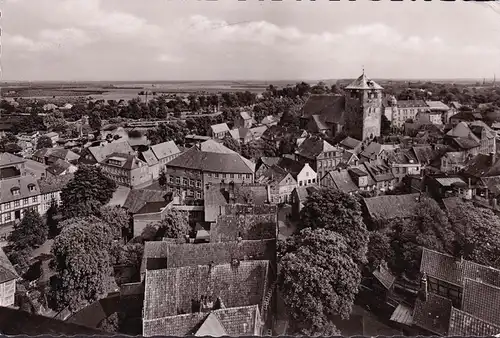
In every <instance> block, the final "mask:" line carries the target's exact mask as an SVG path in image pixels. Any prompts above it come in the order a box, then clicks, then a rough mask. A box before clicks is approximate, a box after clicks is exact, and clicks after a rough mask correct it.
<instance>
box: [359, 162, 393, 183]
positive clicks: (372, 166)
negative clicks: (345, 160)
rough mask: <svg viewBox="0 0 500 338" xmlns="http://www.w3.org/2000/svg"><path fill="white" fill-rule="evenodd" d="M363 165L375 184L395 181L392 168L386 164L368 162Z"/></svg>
mask: <svg viewBox="0 0 500 338" xmlns="http://www.w3.org/2000/svg"><path fill="white" fill-rule="evenodd" d="M363 164H364V166H365V168H366V170H367V171H368V173H369V174H370V175H371V177H372V178H373V180H374V181H375V182H384V181H391V180H393V179H394V174H393V173H392V170H391V168H390V167H389V166H387V165H386V164H385V163H368V162H366V163H363Z"/></svg>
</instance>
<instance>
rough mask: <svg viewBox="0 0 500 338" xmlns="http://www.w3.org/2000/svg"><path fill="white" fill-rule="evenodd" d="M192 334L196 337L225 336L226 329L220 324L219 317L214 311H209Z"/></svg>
mask: <svg viewBox="0 0 500 338" xmlns="http://www.w3.org/2000/svg"><path fill="white" fill-rule="evenodd" d="M194 335H195V336H196V337H204V336H210V337H222V336H227V332H226V329H224V327H223V326H222V323H221V322H220V320H219V318H217V316H216V315H215V314H214V313H210V314H209V315H208V317H207V318H206V319H205V320H204V321H203V324H201V326H200V328H199V329H198V330H197V331H196V333H195V334H194Z"/></svg>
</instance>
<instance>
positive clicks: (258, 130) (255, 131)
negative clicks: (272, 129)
mask: <svg viewBox="0 0 500 338" xmlns="http://www.w3.org/2000/svg"><path fill="white" fill-rule="evenodd" d="M266 130H267V126H257V127H253V128H250V133H251V134H252V136H253V138H254V139H259V138H261V137H262V135H264V133H265V131H266Z"/></svg>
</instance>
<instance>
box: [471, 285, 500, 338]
mask: <svg viewBox="0 0 500 338" xmlns="http://www.w3.org/2000/svg"><path fill="white" fill-rule="evenodd" d="M498 282H500V280H498ZM497 284H500V283H497ZM462 310H463V311H464V312H467V313H470V314H471V315H473V316H475V317H477V318H480V319H482V320H484V321H486V322H488V323H492V324H495V325H500V287H498V286H492V285H489V284H486V281H482V280H481V279H476V280H474V279H470V278H464V290H463V295H462ZM498 333H500V332H498Z"/></svg>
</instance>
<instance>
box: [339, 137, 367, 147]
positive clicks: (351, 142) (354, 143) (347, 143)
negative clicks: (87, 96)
mask: <svg viewBox="0 0 500 338" xmlns="http://www.w3.org/2000/svg"><path fill="white" fill-rule="evenodd" d="M361 143H362V142H361V141H360V140H356V139H355V138H352V137H350V136H347V137H346V138H345V139H343V140H342V141H341V142H340V143H339V145H340V146H342V147H344V148H346V149H352V150H354V149H357V148H359V147H360V146H361Z"/></svg>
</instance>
